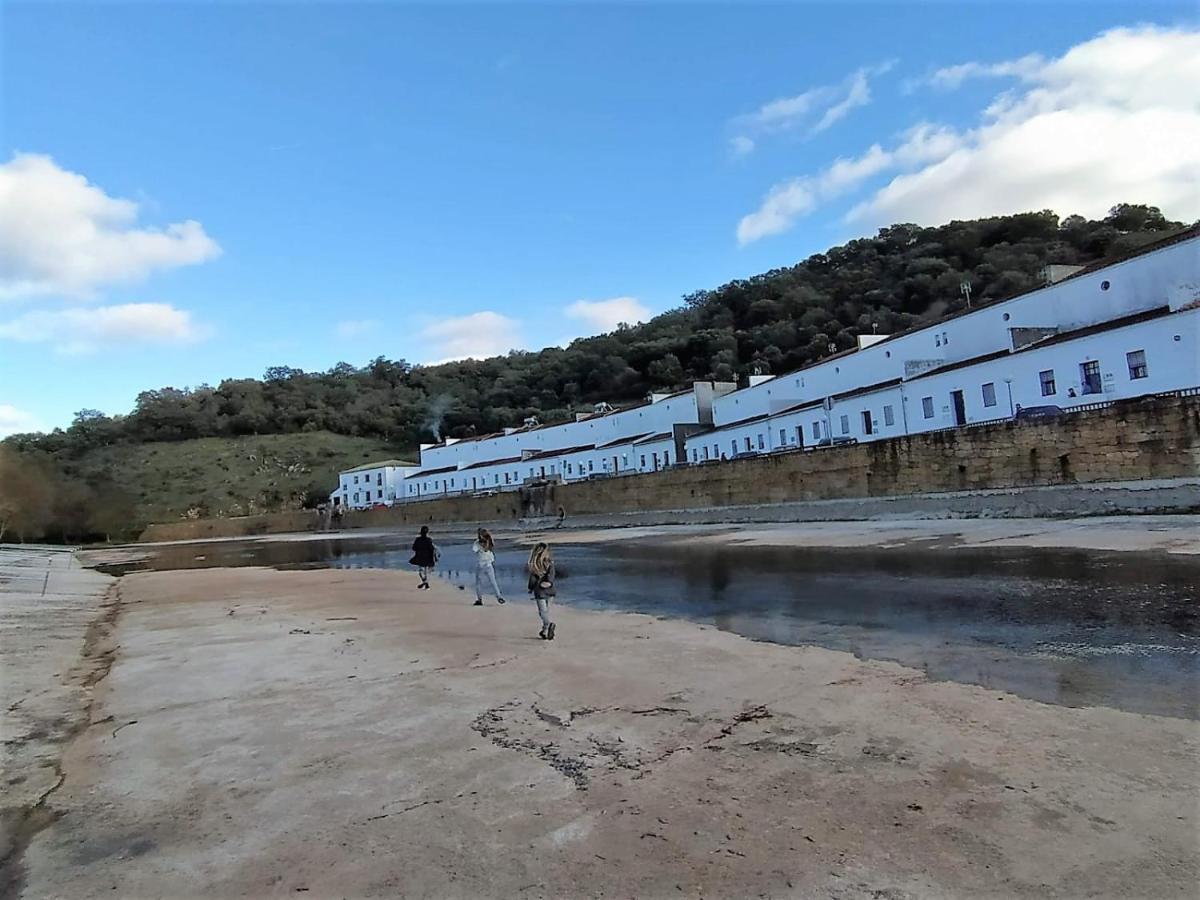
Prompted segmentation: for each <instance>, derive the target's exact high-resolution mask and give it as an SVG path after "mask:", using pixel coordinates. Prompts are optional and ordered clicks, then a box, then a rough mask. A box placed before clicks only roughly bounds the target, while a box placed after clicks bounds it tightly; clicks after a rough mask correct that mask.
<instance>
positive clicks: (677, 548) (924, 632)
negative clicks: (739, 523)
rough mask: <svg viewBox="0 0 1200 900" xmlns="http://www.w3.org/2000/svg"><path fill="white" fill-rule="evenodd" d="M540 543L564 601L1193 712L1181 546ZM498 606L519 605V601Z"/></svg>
mask: <svg viewBox="0 0 1200 900" xmlns="http://www.w3.org/2000/svg"><path fill="white" fill-rule="evenodd" d="M437 539H438V543H439V546H441V547H442V550H443V556H442V561H441V566H440V569H439V574H440V575H441V576H442V577H443V578H446V579H447V580H449V581H451V582H452V583H455V584H458V585H462V586H464V587H465V588H466V591H467V592H468V594H469V592H470V591H471V590H472V585H473V574H472V568H471V567H472V564H473V557H472V555H471V552H470V547H469V543H470V535H469V533H468V532H461V533H454V534H447V533H445V532H443V533H441V534H439V535H438V538H437ZM410 545H411V537H409V536H399V535H398V536H396V537H395V538H378V537H373V538H346V539H329V540H306V541H289V542H284V541H266V540H264V541H255V542H225V543H220V542H214V543H210V544H189V545H176V546H171V547H165V548H161V550H160V551H159V552H158V555H157V556H156V557H155V558H153V559H150V560H145V561H140V562H135V563H130V564H127V565H124V566H110V567H106V568H105V571H110V572H112V573H113V574H121V573H123V572H125V571H135V570H139V569H146V568H154V569H177V568H198V567H210V566H248V565H249V566H255V565H258V566H261V565H267V566H275V567H278V568H310V567H336V568H391V569H399V570H403V571H404V572H405V573H406V575H405V577H413V576H412V575H411V567H410V566H409V565H408V558H409V556H410V555H411V550H410ZM556 556H557V559H558V562H559V570H560V578H561V582H562V583H561V585H560V597H559V600H560V602H563V603H565V604H568V605H573V606H580V607H585V608H592V609H617V610H626V611H632V612H642V613H649V614H652V615H660V616H669V617H677V618H684V619H688V620H691V621H695V622H701V623H705V624H710V625H713V626H715V627H717V628H720V629H723V630H725V631H731V632H736V633H737V634H741V635H744V636H746V637H748V638H751V639H754V640H760V641H770V642H774V643H780V644H796V645H799V644H815V645H819V646H822V647H829V648H832V649H837V650H846V651H849V652H852V653H854V654H855V655H857V656H859V657H861V658H864V659H886V660H894V661H896V662H900V663H903V664H904V665H907V666H912V667H914V668H917V669H921V670H923V671H924V672H925V673H926V674H927V675H928V676H929V677H931V678H934V679H943V680H951V681H960V682H966V683H971V684H979V685H983V686H985V687H989V688H993V689H997V690H1004V691H1011V692H1012V693H1015V694H1018V695H1020V696H1024V697H1030V698H1032V699H1036V700H1041V701H1044V702H1049V703H1056V704H1060V705H1065V706H1112V707H1116V708H1119V709H1125V710H1130V711H1134V712H1143V713H1155V714H1159V715H1170V716H1182V717H1188V718H1200V606H1198V603H1200V560H1197V559H1195V558H1192V557H1184V556H1171V555H1168V554H1158V553H1106V552H1098V551H1080V550H1052V549H1028V548H1019V549H1018V548H1004V549H1000V548H994V549H953V550H949V549H947V550H930V549H919V550H914V549H912V548H907V549H905V548H897V549H857V548H855V549H820V548H774V547H751V546H739V545H736V544H730V545H729V546H725V547H713V546H711V545H705V546H694V545H688V544H686V543H684V542H680V541H675V540H666V539H659V538H645V539H640V540H639V541H637V542H632V543H631V542H613V543H605V544H597V545H586V544H567V545H563V546H561V547H560V548H558V549H557V550H556ZM524 559H525V551H524V550H523V549H521V548H519V547H516V546H514V545H507V546H505V545H504V543H502V544H501V547H500V548H499V552H498V553H497V561H496V572H497V576H498V578H499V581H500V584H501V588H502V589H504V590H505V591H506V593H507V594H508V596H509V599H510V601H512V600H517V601H521V600H525V598H526V597H527V595H526V592H525V590H524V584H525V577H524ZM470 599H473V598H470V597H469V596H465V597H464V602H467V601H469V600H470ZM530 603H531V601H530ZM513 607H514V608H515V609H517V610H519V611H521V612H526V613H527V614H528V615H529V616H530V618H531V622H532V621H533V612H532V610H525V609H524V607H523V605H522V604H521V603H517V604H514V605H513ZM531 627H532V625H531Z"/></svg>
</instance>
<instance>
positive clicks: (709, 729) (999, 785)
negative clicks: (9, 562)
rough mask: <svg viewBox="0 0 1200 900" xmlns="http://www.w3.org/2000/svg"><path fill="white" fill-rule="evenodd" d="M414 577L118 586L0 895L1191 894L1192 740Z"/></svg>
mask: <svg viewBox="0 0 1200 900" xmlns="http://www.w3.org/2000/svg"><path fill="white" fill-rule="evenodd" d="M413 582H414V579H413V578H412V577H411V575H405V574H399V573H396V572H391V571H380V570H370V569H356V570H344V569H319V570H312V571H275V570H272V569H265V568H243V569H224V568H212V569H193V570H187V571H163V572H142V573H133V574H129V575H126V576H125V577H123V578H122V579H120V581H119V586H120V591H119V595H110V596H111V597H113V598H114V601H115V605H114V606H113V608H112V610H111V614H108V613H107V612H106V611H105V610H102V609H100V607H99V606H97V608H96V612H97V614H98V615H100V614H101V613H104V619H105V621H106V625H105V628H104V630H103V631H102V632H101V633H99V634H98V635H97V636H95V639H93V640H91V641H89V644H90V646H88V647H81V649H82V651H83V653H84V657H85V659H84V662H83V664H82V665H81V666H80V668H81V669H82V670H84V671H92V672H93V674H92V675H91V676H90V678H87V679H84V682H83V683H86V684H87V691H88V697H87V702H86V704H85V706H84V707H83V708H84V709H85V712H86V721H85V722H84V723H83V724H82V727H81V728H80V729H79V730H78V733H77V734H75V735H74V737H73V738H72V739H70V740H69V742H67V743H65V744H64V745H63V746H62V748H61V752H62V758H61V761H60V762H59V763H58V765H59V771H60V772H61V783H60V784H58V786H57V788H56V789H55V790H54V792H53V794H52V795H51V796H50V797H49V798H47V799H46V801H45V805H46V806H47V807H49V809H48V813H49V814H48V815H47V816H44V817H43V819H42V820H39V821H38V822H36V823H33V824H31V825H29V827H27V828H26V829H25V833H26V838H27V840H26V841H25V843H27V846H24V847H23V852H21V853H19V854H16V855H13V856H12V857H10V859H9V860H8V861H7V863H6V873H7V874H8V875H9V876H10V878H9V882H8V883H9V888H8V893H10V894H12V895H13V896H25V897H42V896H60V897H98V896H105V897H113V896H122V897H125V896H137V897H142V896H159V897H182V896H201V895H203V896H216V897H237V896H251V897H266V896H296V895H297V894H302V895H304V896H310V897H367V896H380V897H382V896H405V897H463V898H467V897H479V896H489V897H501V896H502V897H613V896H622V897H626V896H637V897H679V896H685V897H686V896H692V897H695V896H705V897H752V896H766V897H809V896H819V897H844V898H851V897H889V898H905V897H963V896H980V897H982V896H986V897H1008V896H1024V897H1047V896H1050V897H1083V896H1112V897H1185V896H1186V897H1193V896H1195V884H1196V882H1197V879H1198V878H1200V859H1198V856H1200V854H1198V851H1197V834H1198V828H1200V818H1198V804H1197V799H1198V797H1200V766H1197V762H1198V760H1200V725H1198V724H1197V723H1196V722H1195V721H1191V720H1187V719H1182V718H1168V717H1158V716H1153V715H1140V714H1137V713H1133V712H1125V711H1119V710H1114V709H1108V708H1100V707H1093V708H1080V709H1073V708H1064V707H1060V706H1051V705H1046V704H1042V703H1038V702H1036V701H1032V700H1026V699H1021V698H1019V697H1016V696H1014V695H1012V694H1007V693H1004V692H999V691H995V690H989V689H986V688H983V687H977V686H972V685H964V684H956V683H952V682H937V681H931V680H929V679H927V678H926V677H925V676H924V675H923V674H922V673H921V672H919V671H917V670H914V669H911V668H905V667H903V666H900V665H897V664H894V663H887V662H877V661H862V660H858V659H856V658H855V657H854V656H852V655H851V654H849V653H844V652H838V651H834V650H827V649H822V648H817V647H789V646H779V645H773V644H766V643H756V642H753V641H749V640H747V639H745V638H743V637H740V636H738V635H736V634H731V633H727V632H722V631H719V630H717V629H715V628H711V627H705V626H702V625H698V624H695V623H691V622H686V621H673V620H672V621H667V620H661V619H656V618H653V617H650V616H644V615H635V614H629V613H616V612H602V611H592V610H583V609H572V608H566V607H561V606H560V607H559V608H558V610H557V612H556V617H557V619H558V623H559V637H558V639H557V640H555V641H554V642H549V643H548V642H543V641H540V640H538V638H537V634H536V632H537V618H536V615H535V612H534V609H533V604H532V602H531V601H529V600H527V599H526V598H525V597H524V596H520V597H513V598H511V599H510V602H509V603H508V604H507V605H505V606H497V605H494V604H491V605H488V606H485V607H482V608H477V607H473V606H471V605H470V599H471V598H469V597H468V596H467V595H466V594H465V593H464V592H462V591H459V590H456V589H455V588H454V587H453V586H452V585H449V584H447V583H445V582H440V581H439V582H437V583H435V585H434V588H433V589H432V590H430V591H427V592H419V591H416V590H415V589H414V584H413ZM81 643H82V642H81ZM3 649H4V652H5V653H6V654H7V653H8V652H9V650H10V644H9V641H8V640H6V646H5V647H4V648H3ZM55 671H57V670H55ZM100 672H103V673H104V676H105V677H99V674H98V673H100ZM6 690H7V688H6ZM5 700H6V705H7V702H8V696H7V695H6V697H5ZM6 774H7V773H6Z"/></svg>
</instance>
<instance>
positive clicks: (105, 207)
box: [0, 154, 221, 299]
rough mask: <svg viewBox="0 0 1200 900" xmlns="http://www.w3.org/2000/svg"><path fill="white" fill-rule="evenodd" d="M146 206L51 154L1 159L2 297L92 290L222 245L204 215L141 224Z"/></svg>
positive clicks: (200, 258) (202, 256)
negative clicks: (209, 230) (107, 190)
mask: <svg viewBox="0 0 1200 900" xmlns="http://www.w3.org/2000/svg"><path fill="white" fill-rule="evenodd" d="M137 218H138V206H137V204H136V203H134V202H133V201H131V200H122V199H118V198H114V197H110V196H108V195H107V194H106V193H104V191H103V190H101V189H100V188H98V187H96V186H95V185H92V184H90V183H88V181H87V179H86V178H84V177H83V176H82V175H79V174H76V173H74V172H69V171H67V170H66V169H63V168H60V167H59V166H58V165H57V164H56V163H55V162H54V160H52V159H51V158H50V157H48V156H42V155H38V154H17V155H16V156H14V157H13V158H12V160H10V161H9V162H7V163H4V164H3V165H0V299H3V298H6V297H9V298H11V297H25V296H34V295H39V294H56V295H65V296H72V297H87V296H91V295H92V294H93V292H94V291H95V290H96V288H98V287H100V286H101V285H105V284H112V283H119V282H128V281H136V280H138V279H141V278H144V277H145V276H147V275H148V274H149V273H150V272H152V271H154V270H157V269H169V268H174V267H176V266H185V265H191V264H193V263H200V262H204V261H205V260H208V259H212V258H214V257H216V256H218V255H219V254H220V252H221V248H220V247H218V246H217V244H216V242H215V241H213V239H212V238H210V237H209V236H208V235H207V234H205V232H204V228H203V227H202V226H201V225H200V223H199V222H195V221H192V220H190V219H189V220H187V221H185V222H177V223H175V224H172V225H167V226H166V227H165V228H150V227H139V226H138V223H137Z"/></svg>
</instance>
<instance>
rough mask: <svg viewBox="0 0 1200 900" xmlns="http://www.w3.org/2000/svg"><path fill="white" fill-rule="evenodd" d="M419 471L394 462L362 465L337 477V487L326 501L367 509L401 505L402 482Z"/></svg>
mask: <svg viewBox="0 0 1200 900" xmlns="http://www.w3.org/2000/svg"><path fill="white" fill-rule="evenodd" d="M418 468H419V467H418V466H415V465H413V464H412V463H407V462H402V461H401V460H398V459H385V460H382V461H381V462H373V463H366V464H365V465H361V466H355V467H354V468H353V469H346V471H344V472H340V473H338V486H337V487H336V488H334V491H333V493H331V494H330V495H329V499H330V500H331V501H332V503H333V505H334V506H341V507H344V508H347V509H370V508H371V507H372V506H380V505H383V506H392V505H394V504H395V503H397V502H403V501H404V500H405V499H406V496H405V479H406V478H407V477H408V476H409V475H410V474H411V473H413V472H415V471H417V469H418Z"/></svg>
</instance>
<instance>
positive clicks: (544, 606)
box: [529, 543, 556, 641]
mask: <svg viewBox="0 0 1200 900" xmlns="http://www.w3.org/2000/svg"><path fill="white" fill-rule="evenodd" d="M555 579H556V573H555V570H554V557H553V555H552V554H551V553H550V547H549V545H547V544H543V543H539V544H536V545H534V548H533V550H532V551H530V554H529V592H530V593H531V594H533V599H534V600H535V601H536V602H537V610H538V616H539V617H540V618H541V620H542V630H541V631H539V632H538V637H540V638H541V639H542V640H544V641H552V640H554V622H552V621H551V620H550V598H551V597H553V596H554V594H555V590H554V582H555Z"/></svg>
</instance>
